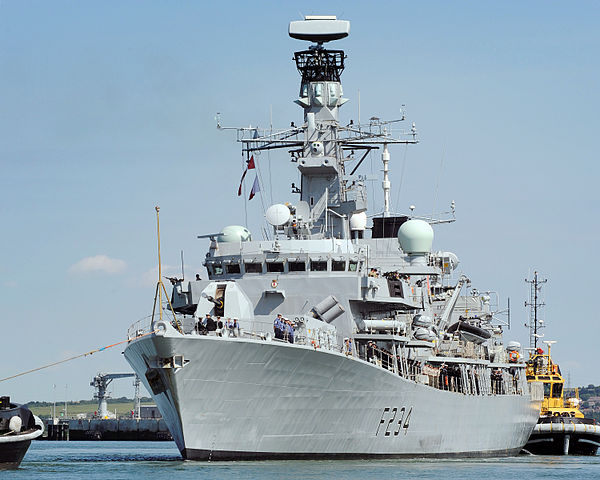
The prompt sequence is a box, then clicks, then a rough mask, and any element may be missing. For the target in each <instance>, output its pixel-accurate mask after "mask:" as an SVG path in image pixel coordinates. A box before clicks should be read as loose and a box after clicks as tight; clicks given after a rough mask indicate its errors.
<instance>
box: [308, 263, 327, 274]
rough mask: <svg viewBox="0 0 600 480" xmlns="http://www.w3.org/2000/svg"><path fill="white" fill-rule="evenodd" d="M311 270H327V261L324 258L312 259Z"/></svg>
mask: <svg viewBox="0 0 600 480" xmlns="http://www.w3.org/2000/svg"><path fill="white" fill-rule="evenodd" d="M310 271H311V272H326V271H327V261H326V260H325V261H322V260H311V261H310Z"/></svg>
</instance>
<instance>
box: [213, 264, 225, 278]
mask: <svg viewBox="0 0 600 480" xmlns="http://www.w3.org/2000/svg"><path fill="white" fill-rule="evenodd" d="M213 275H223V265H221V264H220V263H215V264H213Z"/></svg>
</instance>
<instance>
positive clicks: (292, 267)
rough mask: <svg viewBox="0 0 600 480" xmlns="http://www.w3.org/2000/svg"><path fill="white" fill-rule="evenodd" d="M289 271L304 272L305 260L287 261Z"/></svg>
mask: <svg viewBox="0 0 600 480" xmlns="http://www.w3.org/2000/svg"><path fill="white" fill-rule="evenodd" d="M288 266H289V271H290V272H306V262H289V263H288Z"/></svg>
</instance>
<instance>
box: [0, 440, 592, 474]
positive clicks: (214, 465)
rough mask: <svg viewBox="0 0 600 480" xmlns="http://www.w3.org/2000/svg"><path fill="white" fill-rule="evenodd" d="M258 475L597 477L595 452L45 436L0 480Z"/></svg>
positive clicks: (33, 444) (32, 445)
mask: <svg viewBox="0 0 600 480" xmlns="http://www.w3.org/2000/svg"><path fill="white" fill-rule="evenodd" d="M81 478H84V479H98V480H120V479H123V480H132V479H136V478H144V479H165V480H188V479H190V480H191V479H194V480H195V479H202V480H204V479H207V480H211V479H240V480H242V479H243V480H246V479H261V480H263V479H265V480H274V479H280V478H298V479H300V478H302V479H315V480H317V479H319V480H322V479H327V478H339V479H348V480H355V479H356V480H386V479H396V478H397V479H444V480H467V479H477V480H490V479H507V480H525V479H530V478H531V479H536V480H538V479H558V478H560V479H569V480H578V479H594V478H599V479H600V456H594V457H574V456H568V457H554V456H533V455H519V456H516V457H508V458H487V459H464V460H460V459H452V460H430V459H428V460H424V459H415V460H352V461H348V460H332V461H322V460H318V461H316V460H315V461H310V460H298V461H264V462H246V461H244V462H193V461H183V460H182V459H181V456H180V455H179V452H178V450H177V448H176V447H175V444H174V443H173V442H48V441H35V442H33V443H32V444H31V447H30V448H29V451H28V452H27V455H26V456H25V458H24V459H23V462H22V464H21V467H20V468H19V469H18V470H14V471H4V472H0V479H2V480H4V479H7V480H8V479H44V480H51V479H57V480H58V479H60V480H69V479H81Z"/></svg>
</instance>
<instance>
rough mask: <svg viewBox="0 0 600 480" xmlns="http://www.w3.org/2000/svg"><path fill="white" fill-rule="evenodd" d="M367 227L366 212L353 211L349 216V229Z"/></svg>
mask: <svg viewBox="0 0 600 480" xmlns="http://www.w3.org/2000/svg"><path fill="white" fill-rule="evenodd" d="M365 228H367V212H360V213H353V214H352V216H351V217H350V230H364V229H365Z"/></svg>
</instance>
